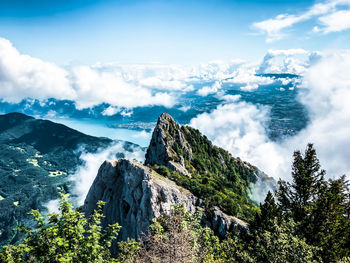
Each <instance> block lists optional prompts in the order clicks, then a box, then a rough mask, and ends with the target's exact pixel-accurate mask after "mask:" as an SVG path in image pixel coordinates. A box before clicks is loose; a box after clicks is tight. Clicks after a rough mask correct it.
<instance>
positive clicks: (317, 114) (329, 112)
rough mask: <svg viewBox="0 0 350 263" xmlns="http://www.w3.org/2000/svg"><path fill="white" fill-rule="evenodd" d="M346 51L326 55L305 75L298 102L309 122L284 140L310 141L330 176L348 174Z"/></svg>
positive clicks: (349, 54)
mask: <svg viewBox="0 0 350 263" xmlns="http://www.w3.org/2000/svg"><path fill="white" fill-rule="evenodd" d="M349 72H350V51H342V52H337V53H333V54H326V55H325V56H324V58H323V59H321V60H320V61H319V62H318V63H317V64H315V65H314V66H312V67H311V68H310V70H309V71H308V73H307V74H306V76H305V81H304V88H305V89H304V90H303V92H301V93H300V100H301V102H302V103H303V104H304V105H305V106H306V107H307V109H308V111H309V114H310V118H311V123H310V125H309V126H308V127H307V128H306V129H305V130H303V131H302V132H301V133H300V134H299V135H298V136H297V137H294V138H292V139H291V140H290V141H289V142H288V143H292V144H294V145H302V144H305V143H306V142H313V143H314V144H315V146H316V149H317V152H318V154H319V158H320V161H321V164H322V165H323V166H324V167H325V168H326V169H327V170H328V172H329V174H330V175H332V176H339V175H341V174H343V173H345V174H347V175H348V176H349V175H350V163H349V157H350V148H349V147H348V145H350V136H349V134H350V104H349V101H348V100H349V98H350V75H349Z"/></svg>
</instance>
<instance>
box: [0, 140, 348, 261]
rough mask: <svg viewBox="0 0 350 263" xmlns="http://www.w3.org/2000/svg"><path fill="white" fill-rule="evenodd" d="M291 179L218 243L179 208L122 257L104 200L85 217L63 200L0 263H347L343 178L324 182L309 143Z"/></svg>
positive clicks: (124, 248)
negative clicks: (104, 222) (105, 220)
mask: <svg viewBox="0 0 350 263" xmlns="http://www.w3.org/2000/svg"><path fill="white" fill-rule="evenodd" d="M292 168H293V169H292V181H291V182H290V183H289V182H285V181H282V180H280V181H279V187H278V190H277V191H276V192H275V193H271V192H269V193H268V195H267V196H266V199H265V201H264V203H263V204H261V205H260V210H259V211H258V212H256V213H255V215H254V217H253V219H252V220H251V221H250V222H249V230H243V229H242V230H241V231H240V232H238V233H235V234H234V235H228V236H227V237H226V238H225V239H222V240H220V239H219V238H218V237H217V236H215V234H214V233H213V231H212V230H211V229H209V228H207V227H203V226H202V225H201V220H200V218H201V216H200V214H194V215H192V214H190V213H188V212H186V210H185V208H184V206H183V205H181V204H180V205H177V206H174V207H173V209H172V211H171V213H170V215H162V216H160V217H159V218H157V219H156V220H154V222H153V224H152V225H151V227H150V230H149V233H147V234H146V235H145V236H143V237H141V238H140V240H141V241H139V242H137V241H135V240H128V241H124V242H118V243H117V245H118V247H119V254H118V255H116V257H112V256H111V254H110V252H109V248H110V246H111V245H112V244H113V243H112V240H113V239H115V238H116V236H117V233H118V231H119V229H120V227H119V226H118V224H114V225H111V226H110V227H109V228H108V229H105V230H103V229H101V226H100V220H101V218H102V217H103V215H102V212H101V211H102V206H103V204H102V203H99V205H98V209H97V211H95V213H94V214H93V215H92V216H91V217H90V218H89V220H87V219H86V218H85V217H84V214H83V213H82V212H81V211H79V209H73V208H72V205H71V204H70V203H69V202H68V201H67V198H66V197H65V196H63V199H62V201H61V206H60V214H51V215H50V216H49V218H48V221H47V222H46V221H45V220H44V218H43V217H42V215H41V214H40V213H39V212H37V211H33V212H32V213H33V215H34V218H35V220H36V221H37V223H38V227H37V228H36V229H34V230H30V229H25V228H22V231H25V232H26V235H27V237H26V238H25V239H24V241H23V242H22V243H21V244H17V245H8V246H5V247H4V248H3V250H2V252H1V254H0V259H1V262H118V263H119V262H120V263H121V262H126V263H129V262H130V263H131V262H135V263H141V262H148V263H156V262H157V263H158V262H159V263H160V262H164V263H165V262H166V263H169V262H180V263H185V262H186V263H189V262H194V263H215V262H216V263H219V262H220V263H224V262H232V263H233V262H243V263H248V262H249V263H250V262H274V263H279V262H281V263H282V262H283V263H284V262H293V263H294V262H296V263H299V262H300V263H303V262H305V263H306V262H339V263H345V262H350V218H349V217H350V200H349V197H350V194H349V188H348V182H347V181H346V180H345V177H344V176H343V177H341V178H339V179H336V180H325V179H324V176H325V172H324V171H323V170H321V167H320V164H319V160H318V159H317V156H316V152H315V150H314V148H313V146H312V145H311V144H309V145H308V146H307V148H306V151H305V153H304V154H302V153H301V152H299V151H297V152H295V153H294V161H293V167H292Z"/></svg>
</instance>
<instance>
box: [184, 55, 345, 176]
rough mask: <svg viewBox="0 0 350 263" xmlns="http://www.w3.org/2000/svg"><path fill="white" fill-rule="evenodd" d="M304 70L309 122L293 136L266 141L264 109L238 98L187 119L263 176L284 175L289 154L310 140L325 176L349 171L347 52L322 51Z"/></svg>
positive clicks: (304, 101) (302, 96)
mask: <svg viewBox="0 0 350 263" xmlns="http://www.w3.org/2000/svg"><path fill="white" fill-rule="evenodd" d="M316 61H317V62H316V63H315V64H313V65H312V66H311V67H310V69H309V70H308V71H307V72H306V73H305V77H304V79H303V81H302V87H301V88H300V91H299V100H300V102H301V103H302V104H303V105H304V106H305V107H306V108H307V109H308V112H309V117H310V123H309V125H308V126H307V127H306V128H305V129H304V130H302V131H301V132H299V133H298V134H297V135H295V136H293V137H289V138H287V139H285V140H283V141H280V142H273V141H270V140H269V138H268V136H267V134H266V129H265V128H264V127H265V123H266V122H267V121H268V120H269V112H268V108H265V107H261V106H258V105H253V104H249V103H245V102H240V101H237V100H232V101H231V103H230V104H226V105H220V106H218V107H217V109H215V110H214V111H212V112H210V113H204V114H201V115H199V116H197V117H196V118H194V119H192V120H191V123H190V124H191V125H193V126H194V127H196V128H198V129H199V130H201V131H202V132H203V133H204V134H206V135H207V136H208V137H209V138H210V139H211V140H213V141H214V143H215V144H217V145H219V146H221V147H223V148H225V149H227V150H228V151H230V152H231V153H232V154H233V155H234V156H239V157H241V158H242V159H244V160H247V161H249V162H251V163H253V164H254V165H257V166H258V167H259V168H260V169H262V170H263V171H264V172H266V173H267V174H269V175H271V176H273V177H275V178H276V179H278V178H284V179H288V178H289V177H290V168H291V161H292V153H293V151H294V150H302V151H303V149H305V147H306V145H307V143H309V142H311V143H314V146H315V148H316V151H317V153H318V156H319V159H320V162H321V165H322V166H323V168H325V169H326V170H327V172H328V176H329V177H338V176H340V175H342V174H347V175H348V176H349V175H350V162H349V158H350V148H349V147H348V146H349V145H350V136H349V134H350V103H349V102H348V100H349V98H350V75H349V74H348V73H349V72H350V51H341V52H337V53H332V54H324V55H323V57H322V58H318V60H316Z"/></svg>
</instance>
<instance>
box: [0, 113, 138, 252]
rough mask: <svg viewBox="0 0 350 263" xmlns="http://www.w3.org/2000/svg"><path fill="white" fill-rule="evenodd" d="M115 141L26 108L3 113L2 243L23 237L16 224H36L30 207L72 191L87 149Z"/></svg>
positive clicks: (0, 173) (0, 155) (0, 166)
mask: <svg viewBox="0 0 350 263" xmlns="http://www.w3.org/2000/svg"><path fill="white" fill-rule="evenodd" d="M112 143H113V141H112V140H111V139H108V138H98V137H93V136H89V135H86V134H83V133H81V132H78V131H76V130H73V129H71V128H69V127H67V126H64V125H62V124H57V123H54V122H51V121H47V120H40V119H35V118H33V117H30V116H27V115H24V114H21V113H9V114H5V115H0V245H2V244H5V243H8V242H14V241H16V240H17V239H18V238H19V237H18V236H17V231H16V230H15V227H16V226H17V225H19V224H21V223H30V220H29V219H30V218H31V217H30V216H28V215H27V213H28V211H30V210H31V209H40V210H41V209H43V204H44V203H46V202H48V201H50V200H52V199H57V198H58V197H59V195H58V193H59V192H70V188H71V184H72V182H70V181H69V179H68V175H69V174H71V173H73V172H74V171H75V169H76V168H77V167H78V165H81V164H82V161H81V160H80V158H79V157H80V155H81V154H82V152H91V153H93V152H96V151H97V150H98V149H100V148H102V149H104V148H106V147H108V146H109V145H111V144H112ZM130 145H131V143H125V144H124V147H125V148H128V147H129V146H130ZM129 148H130V147H129Z"/></svg>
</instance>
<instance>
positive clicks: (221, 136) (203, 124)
mask: <svg viewBox="0 0 350 263" xmlns="http://www.w3.org/2000/svg"><path fill="white" fill-rule="evenodd" d="M268 119H269V109H268V108H267V107H263V106H256V105H253V104H250V103H246V102H242V101H240V102H236V103H231V104H225V105H220V106H218V107H217V109H215V110H214V111H212V112H211V113H203V114H200V115H199V116H197V117H196V118H193V119H192V120H191V122H190V125H191V126H193V127H195V128H197V129H199V130H200V131H201V132H203V133H204V134H205V135H206V136H208V138H209V139H211V140H213V142H214V144H216V145H218V146H220V147H223V148H224V149H226V150H228V151H230V152H231V153H232V154H233V156H239V157H240V158H241V159H243V160H246V161H249V162H251V163H252V164H254V165H256V166H258V167H259V168H260V169H262V171H264V172H266V173H268V174H269V175H270V176H274V177H278V176H279V172H280V168H281V167H282V166H283V165H284V162H285V159H284V157H283V155H280V148H279V146H278V145H276V144H275V143H273V142H271V141H270V140H269V139H268V136H267V134H266V132H265V126H266V122H267V121H268Z"/></svg>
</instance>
